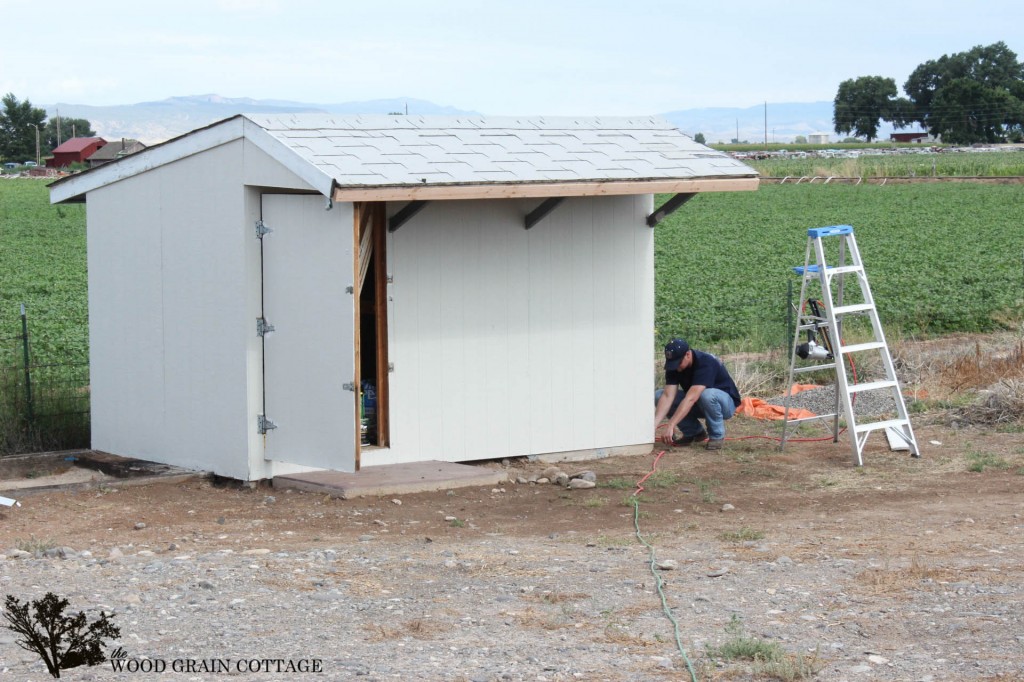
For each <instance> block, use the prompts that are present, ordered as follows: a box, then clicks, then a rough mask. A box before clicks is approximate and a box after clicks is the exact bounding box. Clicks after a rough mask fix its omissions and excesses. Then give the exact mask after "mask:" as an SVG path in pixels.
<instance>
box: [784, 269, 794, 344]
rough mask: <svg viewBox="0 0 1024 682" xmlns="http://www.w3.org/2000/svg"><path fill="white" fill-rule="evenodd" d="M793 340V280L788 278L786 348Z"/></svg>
mask: <svg viewBox="0 0 1024 682" xmlns="http://www.w3.org/2000/svg"><path fill="white" fill-rule="evenodd" d="M792 340H793V280H792V279H789V280H786V338H785V339H783V340H782V348H783V350H785V349H786V348H787V347H788V346H789V344H790V343H791V342H792Z"/></svg>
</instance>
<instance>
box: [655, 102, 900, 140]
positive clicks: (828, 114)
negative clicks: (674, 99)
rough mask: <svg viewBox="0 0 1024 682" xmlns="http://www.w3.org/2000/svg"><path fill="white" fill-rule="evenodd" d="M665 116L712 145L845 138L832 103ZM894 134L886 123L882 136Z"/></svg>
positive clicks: (686, 112)
mask: <svg viewBox="0 0 1024 682" xmlns="http://www.w3.org/2000/svg"><path fill="white" fill-rule="evenodd" d="M662 116H663V117H665V118H666V119H668V120H669V121H671V122H672V123H674V124H676V125H677V126H679V129H680V130H682V131H683V132H684V133H686V134H687V135H690V136H691V137H692V136H693V135H696V134H697V133H703V134H704V139H705V140H707V142H708V143H716V142H729V141H731V140H733V139H734V138H737V137H738V138H739V140H740V141H741V142H742V141H747V142H751V143H757V142H764V141H765V137H766V136H767V138H768V142H781V143H786V142H792V141H793V138H794V137H796V136H797V135H803V136H804V137H807V135H809V134H811V133H827V134H828V135H829V136H830V137H829V139H831V140H833V141H838V140H840V139H842V137H843V136H840V135H838V134H837V133H836V131H835V130H834V129H833V127H832V102H803V103H800V102H788V103H783V104H772V103H771V102H768V104H767V106H766V105H764V104H759V105H756V106H752V107H747V108H745V109H740V108H725V107H716V108H709V109H685V110H682V111H670V112H668V113H666V114H662ZM737 128H739V135H738V136H737V134H736V133H737ZM892 131H893V127H892V125H890V124H888V123H882V125H881V126H879V130H878V135H879V137H880V138H882V139H886V138H888V137H889V134H890V133H891V132H892ZM766 133H767V135H766Z"/></svg>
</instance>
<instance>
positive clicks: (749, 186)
mask: <svg viewBox="0 0 1024 682" xmlns="http://www.w3.org/2000/svg"><path fill="white" fill-rule="evenodd" d="M757 185H758V179H757V178H756V177H752V178H750V177H737V178H706V179H699V178H698V179H693V180H624V181H614V180H609V181H607V182H534V183H519V184H512V183H489V184H485V185H408V186H383V187H367V186H365V185H364V186H358V187H343V186H340V187H335V188H334V192H333V195H332V197H331V198H332V199H333V200H334V201H444V200H456V199H527V198H541V197H599V196H622V195H628V194H694V193H697V192H743V191H751V190H756V189H757Z"/></svg>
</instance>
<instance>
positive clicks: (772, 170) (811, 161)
mask: <svg viewBox="0 0 1024 682" xmlns="http://www.w3.org/2000/svg"><path fill="white" fill-rule="evenodd" d="M843 146H844V148H846V146H845V145H843ZM745 163H748V164H749V165H750V166H752V167H753V168H755V169H756V170H757V171H758V172H759V173H761V174H762V175H763V176H765V177H771V178H783V177H787V176H789V177H796V178H799V177H814V176H818V177H823V178H827V177H831V176H834V177H844V178H907V177H933V176H946V177H949V176H952V177H1006V176H1020V175H1024V154H1020V153H1019V152H1012V151H1011V152H986V153H984V154H980V153H979V154H967V153H945V154H901V155H893V156H889V155H886V156H881V155H876V156H860V157H858V158H835V159H825V158H806V159H797V158H791V159H781V158H776V159H765V160H760V161H758V160H749V161H745Z"/></svg>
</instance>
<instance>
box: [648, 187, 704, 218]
mask: <svg viewBox="0 0 1024 682" xmlns="http://www.w3.org/2000/svg"><path fill="white" fill-rule="evenodd" d="M695 196H697V195H696V194H694V193H692V192H691V193H690V194H677V195H675V196H674V197H672V198H671V199H669V200H668V201H666V202H665V203H664V204H662V205H661V206H659V207H658V208H657V209H655V211H654V213H652V214H651V215H649V216H647V224H648V225H649V226H650V227H654V226H655V225H657V224H658V223H660V222H661V221H662V220H664V219H665V218H667V217H669V216H670V215H672V214H673V213H675V212H676V210H677V209H678V208H679V207H680V206H682V205H683V204H685V203H686V202H687V201H689V200H690V199H692V198H694V197H695Z"/></svg>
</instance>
